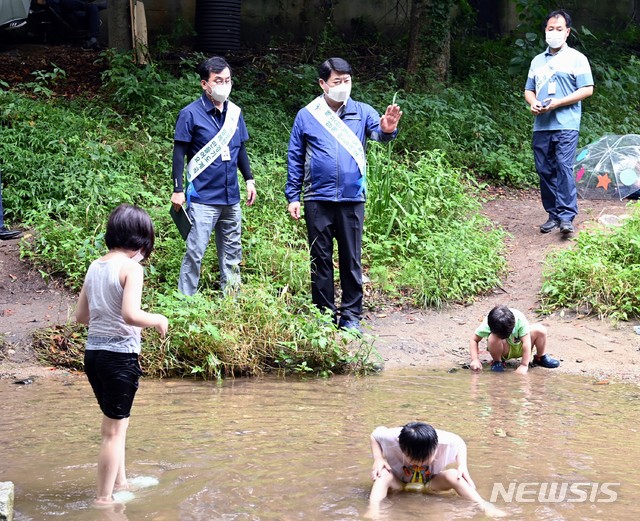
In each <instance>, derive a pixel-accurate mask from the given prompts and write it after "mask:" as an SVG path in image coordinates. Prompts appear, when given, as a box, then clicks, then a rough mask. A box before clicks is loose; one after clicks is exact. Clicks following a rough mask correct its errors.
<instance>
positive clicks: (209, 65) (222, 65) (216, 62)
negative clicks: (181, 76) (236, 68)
mask: <svg viewBox="0 0 640 521" xmlns="http://www.w3.org/2000/svg"><path fill="white" fill-rule="evenodd" d="M225 69H229V72H232V71H231V66H230V65H229V64H228V63H227V60H225V59H224V58H221V57H220V56H212V57H211V58H209V59H207V60H205V61H203V62H202V63H201V64H200V65H198V74H199V75H200V79H201V80H205V81H207V80H208V79H209V76H211V73H214V74H218V73H219V72H222V71H223V70H225Z"/></svg>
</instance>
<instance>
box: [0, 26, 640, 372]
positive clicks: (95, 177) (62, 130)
mask: <svg viewBox="0 0 640 521" xmlns="http://www.w3.org/2000/svg"><path fill="white" fill-rule="evenodd" d="M593 38H595V37H593ZM325 45H326V42H325ZM458 45H459V46H460V47H459V48H456V47H455V46H454V55H453V63H452V65H453V69H452V70H453V78H452V81H451V82H450V84H448V85H446V86H445V85H439V84H435V83H434V84H429V85H425V89H424V91H423V92H405V91H403V90H400V89H399V87H398V85H399V82H398V80H397V79H396V76H395V75H394V71H395V69H394V68H393V67H392V66H390V64H391V63H392V62H393V58H392V56H393V52H394V51H393V50H391V51H390V55H389V56H390V57H388V58H386V60H387V61H385V58H384V56H382V57H381V58H380V63H383V64H386V65H387V67H383V68H376V69H375V70H371V69H367V68H366V67H365V66H364V64H365V63H366V60H365V59H364V57H359V56H357V54H355V53H356V51H355V50H348V49H344V48H339V49H338V50H337V51H335V52H328V49H327V48H325V49H323V53H324V54H323V56H324V55H326V54H337V53H338V52H339V53H340V54H345V53H349V54H347V55H351V54H355V56H354V59H353V60H352V61H353V64H354V66H355V70H356V76H355V80H356V82H355V85H354V92H353V97H354V98H355V99H360V100H362V101H365V102H368V103H370V104H371V105H373V106H374V107H375V108H377V109H378V110H379V111H382V110H384V107H385V106H386V105H387V104H388V103H389V102H391V100H392V99H396V100H397V102H398V103H399V104H400V105H401V106H402V108H403V111H404V116H403V119H402V122H401V132H400V135H399V137H398V139H397V140H396V141H395V142H394V143H392V144H390V145H385V146H381V145H377V144H372V146H371V147H370V150H369V167H370V171H369V175H368V179H367V190H368V202H367V218H366V221H365V237H364V256H365V258H364V263H365V271H366V274H367V275H368V277H369V278H370V280H371V282H370V283H369V284H368V286H367V293H368V298H367V301H366V304H367V305H369V306H371V307H374V306H376V304H377V301H376V299H377V298H380V297H381V298H386V299H388V298H392V299H395V300H397V301H398V302H405V303H411V304H415V305H418V306H439V305H441V304H443V303H446V302H452V301H457V302H460V301H468V300H470V299H473V298H474V296H476V295H478V294H480V293H482V292H485V291H487V290H489V289H491V288H492V287H494V286H495V285H496V284H497V283H498V281H499V277H500V274H501V271H502V270H503V268H504V258H503V256H502V249H503V244H502V232H501V231H499V230H496V229H495V228H493V227H492V225H491V224H490V223H489V222H488V221H487V220H486V219H485V218H483V217H482V216H481V214H480V204H481V199H482V187H483V185H482V182H483V181H486V180H492V181H494V182H503V183H509V184H511V185H515V186H526V185H528V184H531V183H533V182H534V181H535V179H536V177H535V174H534V171H533V164H532V158H531V152H530V144H529V143H530V138H531V135H530V133H531V118H530V115H529V113H528V111H527V110H526V105H525V103H524V101H523V99H522V86H523V84H524V75H526V70H524V71H521V74H519V75H517V76H513V75H509V73H508V69H509V62H510V59H511V58H512V57H513V56H512V55H513V51H512V50H511V48H510V47H509V46H507V45H505V44H504V43H503V42H487V41H474V40H473V39H470V38H468V39H466V40H464V42H463V43H459V44H458ZM594 47H595V46H594ZM520 51H522V49H520ZM594 54H596V56H595V59H593V60H592V63H593V67H594V72H595V74H596V79H597V82H598V85H602V86H601V87H599V88H598V89H597V91H596V94H595V95H594V96H593V98H591V99H590V100H589V101H588V102H587V103H586V104H585V105H586V106H585V117H584V127H583V132H582V140H583V141H586V140H590V139H592V138H594V137H596V136H598V135H600V134H601V133H603V132H605V131H610V132H618V133H625V132H632V131H633V130H634V129H637V128H638V127H639V123H640V116H639V114H638V106H637V104H638V103H640V101H639V100H640V72H638V60H637V58H635V57H634V56H633V55H632V54H630V53H628V52H627V53H625V52H622V51H621V52H619V53H618V54H617V55H616V59H615V61H614V60H612V59H611V57H607V58H608V59H607V60H606V61H605V60H604V58H602V59H599V57H598V56H597V53H594ZM360 58H362V60H360ZM103 59H106V60H108V68H107V69H106V72H105V74H104V77H103V86H102V90H101V93H100V96H99V97H94V98H92V99H91V100H88V99H87V100H83V99H75V100H74V101H64V100H60V99H57V98H55V97H50V99H47V97H48V96H50V94H51V87H52V85H53V84H54V83H55V82H56V81H62V80H63V79H64V71H60V70H58V69H56V70H54V71H53V72H47V71H40V73H39V74H36V75H35V80H34V82H31V83H30V84H28V85H21V86H20V85H19V86H15V87H13V88H12V89H10V90H9V89H7V90H4V91H2V92H0V98H1V101H2V103H1V107H0V127H2V140H1V141H0V161H1V168H2V177H3V182H4V184H5V186H6V190H5V192H4V198H5V205H6V207H7V209H8V211H7V216H8V217H9V219H10V220H14V221H15V220H18V221H22V222H24V223H25V225H26V226H29V227H31V228H32V229H33V230H34V234H33V237H32V238H31V239H30V240H29V241H27V242H25V243H24V255H26V256H29V257H31V258H32V260H33V261H34V262H35V263H36V264H37V265H38V266H39V267H40V268H41V270H42V272H43V273H45V274H47V275H56V276H60V277H63V278H64V280H65V282H66V284H67V285H68V286H69V287H71V288H74V289H78V288H79V287H80V285H81V283H82V279H83V276H84V273H85V271H86V269H87V267H88V264H89V263H90V262H91V260H93V259H95V258H96V257H98V256H100V255H101V254H102V253H104V251H105V247H104V242H103V238H102V236H103V233H104V226H105V222H106V217H107V215H108V214H109V212H110V211H111V210H112V209H113V208H114V207H115V206H116V205H117V204H119V203H121V202H130V203H134V204H138V205H140V206H142V207H144V208H145V209H147V210H148V211H149V213H150V214H151V216H152V218H153V220H154V223H155V226H156V232H157V240H156V250H155V251H154V253H153V255H152V257H151V260H150V262H149V263H148V264H147V269H146V287H145V302H144V305H145V307H148V308H149V309H153V310H155V311H159V312H162V313H165V314H167V315H168V316H169V319H170V325H171V327H170V334H169V337H168V338H167V339H166V340H164V341H162V342H161V341H160V340H159V339H158V338H156V336H155V333H153V332H147V335H146V336H147V338H146V346H147V347H146V349H145V355H144V356H145V364H146V367H147V370H148V372H149V373H150V374H152V375H179V374H188V373H196V374H201V375H203V376H205V377H220V376H224V375H229V374H257V373H259V372H261V371H264V370H267V369H270V368H273V369H282V370H285V371H296V372H300V373H307V372H310V373H316V374H330V373H332V372H343V371H367V370H369V369H371V368H372V367H373V365H374V364H375V362H376V361H377V359H376V353H375V349H373V348H372V344H371V339H368V338H366V337H365V338H364V339H362V338H354V337H353V336H352V335H348V334H345V333H338V332H336V331H335V329H334V328H333V326H332V325H331V324H330V323H329V322H328V320H327V319H326V317H322V316H320V315H319V314H318V312H317V311H316V310H315V309H314V308H313V306H311V305H310V298H309V260H308V249H307V244H306V234H305V230H304V225H303V223H301V222H298V223H294V222H293V221H291V220H290V218H289V217H288V215H287V213H286V211H285V208H286V202H285V200H284V196H283V194H282V189H283V186H284V182H285V178H286V150H287V143H288V138H289V130H290V127H291V124H292V122H293V118H294V116H295V113H296V111H297V110H298V109H299V108H300V107H302V106H304V105H305V104H306V103H308V101H309V100H310V99H311V98H312V97H313V96H315V95H317V93H318V86H317V79H316V74H315V70H314V68H313V67H311V66H309V65H301V64H285V63H282V61H281V60H279V59H278V57H277V56H275V55H274V54H265V55H262V56H255V57H254V59H253V60H251V63H250V65H246V66H239V67H236V70H235V71H234V72H235V83H234V91H233V94H232V97H233V99H234V100H235V101H236V102H237V103H238V104H239V105H241V106H242V107H243V109H244V113H245V118H246V121H247V125H248V127H249V132H250V135H251V140H250V142H249V145H248V149H249V155H250V159H251V164H252V168H253V170H254V173H255V176H256V179H257V188H258V191H259V201H258V204H257V205H256V206H254V207H249V208H246V207H245V208H244V210H243V211H244V215H243V248H244V261H243V268H242V269H243V281H244V285H243V289H242V293H241V294H240V295H239V296H238V297H237V298H236V299H231V298H222V297H221V295H220V292H219V291H218V286H217V278H218V274H217V260H216V256H215V251H214V248H213V247H212V248H210V249H209V251H208V252H207V256H206V258H205V261H204V263H203V272H202V278H201V291H200V293H199V294H198V295H197V296H196V297H194V298H190V299H185V298H184V297H182V296H181V295H180V294H178V293H177V291H176V286H177V275H178V271H179V267H180V262H181V258H182V255H183V252H184V243H183V241H182V239H181V238H180V237H179V235H178V233H177V230H176V229H175V228H174V227H173V224H172V223H171V220H170V217H169V215H168V207H169V197H170V193H171V180H170V163H171V148H172V136H173V126H174V123H175V118H176V115H177V113H178V111H179V109H180V108H182V107H183V106H184V105H186V104H187V103H189V102H190V101H192V100H193V99H195V97H197V96H198V95H199V94H200V92H201V90H200V87H199V82H198V78H197V76H196V75H195V73H194V70H195V64H196V63H197V62H198V61H200V59H202V56H197V55H195V56H190V57H189V58H188V59H186V60H183V62H182V64H181V66H180V67H179V68H178V70H177V72H176V68H175V67H174V68H173V69H172V70H169V69H165V68H164V67H163V66H162V65H160V64H158V63H160V62H158V63H156V64H152V65H148V66H146V67H137V66H135V65H134V64H133V63H132V62H131V60H130V58H129V57H128V56H126V55H120V54H114V53H111V52H108V53H105V54H104V55H103ZM309 59H310V60H311V61H316V59H317V60H320V59H321V57H316V56H315V55H312V53H310V56H309ZM359 64H361V65H362V67H361V68H362V71H363V72H362V74H358V65H359ZM516 65H517V64H516ZM513 67H514V64H513V63H512V64H511V68H512V69H513ZM4 86H5V87H8V86H7V85H6V84H5V85H4ZM34 92H35V93H36V94H37V95H38V96H37V97H34V96H33V93H34ZM623 100H624V101H623ZM634 104H635V105H634ZM629 226H633V224H632V223H630V224H629ZM625 229H626V228H625ZM622 233H626V232H622ZM586 240H587V239H583V238H582V235H581V239H580V241H582V242H584V241H586ZM600 240H602V241H606V240H610V238H603V239H600ZM580 241H579V243H580V244H581V242H580ZM603 249H604V247H603ZM573 255H579V253H573ZM557 262H559V263H561V262H565V261H564V260H563V258H562V257H558V260H557ZM559 269H562V268H559ZM574 271H575V270H574ZM554 277H555V275H554ZM636 291H637V290H636ZM545 292H546V294H547V295H548V296H549V300H548V301H547V302H548V305H550V306H552V305H554V302H553V301H552V300H551V296H552V295H560V294H562V295H567V299H566V300H557V301H556V302H555V305H571V304H572V302H573V303H575V300H571V298H572V297H570V296H569V293H568V292H567V291H566V290H565V289H558V288H557V287H555V289H554V286H550V285H549V284H547V285H546V286H545ZM636 302H637V300H636ZM612 309H613V308H607V310H605V309H604V308H597V310H598V311H600V312H609V311H610V310H612ZM637 311H638V309H637V308H633V307H631V308H628V311H626V310H625V313H628V314H634V313H637ZM76 330H77V327H75V328H71V329H70V330H69V331H67V333H68V334H66V335H65V338H66V339H67V342H66V344H68V345H69V346H70V347H69V348H70V349H77V348H78V346H80V345H81V342H82V334H78V331H76ZM76 359H77V357H76Z"/></svg>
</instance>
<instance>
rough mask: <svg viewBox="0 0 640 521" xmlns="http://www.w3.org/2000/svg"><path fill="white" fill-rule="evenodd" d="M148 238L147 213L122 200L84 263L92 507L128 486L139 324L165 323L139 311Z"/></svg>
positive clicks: (162, 327) (81, 313) (81, 314)
mask: <svg viewBox="0 0 640 521" xmlns="http://www.w3.org/2000/svg"><path fill="white" fill-rule="evenodd" d="M154 237H155V235H154V231H153V224H152V222H151V218H150V217H149V215H148V214H147V212H145V211H144V210H142V209H141V208H138V207H136V206H131V205H128V204H121V205H120V206H118V207H117V208H116V209H115V210H114V211H113V212H112V213H111V215H110V216H109V221H108V223H107V232H106V233H105V236H104V238H105V243H106V245H107V247H108V248H109V252H108V253H107V254H106V255H104V256H103V257H101V258H100V259H97V260H95V261H93V262H92V263H91V266H89V269H88V271H87V275H86V277H85V281H84V285H83V286H82V291H81V292H80V298H79V300H78V307H77V309H76V313H75V316H76V320H77V321H78V322H80V323H82V324H88V325H89V333H88V336H87V345H86V348H85V356H84V368H85V372H86V374H87V377H88V378H89V383H91V387H92V388H93V392H94V394H95V396H96V398H97V400H98V404H99V405H100V409H101V410H102V412H103V417H102V444H101V446H100V454H99V456H98V491H97V497H96V500H95V504H96V505H98V506H101V505H109V504H111V503H113V501H114V499H113V492H114V491H117V490H126V489H127V488H128V485H127V477H126V474H125V442H126V437H127V427H128V426H129V416H130V412H131V406H132V404H133V398H134V396H135V394H136V391H137V390H138V379H139V378H140V376H141V375H142V370H141V369H140V364H139V363H138V355H139V354H140V331H141V328H143V327H154V328H155V329H156V330H157V331H158V333H160V335H161V336H164V335H165V334H166V333H167V329H168V326H169V322H168V320H167V317H165V316H164V315H160V314H157V313H147V312H146V311H142V310H141V309H140V302H141V299H142V286H143V270H142V266H140V262H141V261H142V260H144V259H146V258H147V257H148V256H149V254H150V253H151V250H153V242H154Z"/></svg>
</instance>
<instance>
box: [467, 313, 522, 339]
mask: <svg viewBox="0 0 640 521" xmlns="http://www.w3.org/2000/svg"><path fill="white" fill-rule="evenodd" d="M509 309H510V310H511V312H512V313H513V316H514V317H515V319H516V324H515V326H513V331H512V332H511V334H510V335H509V338H507V343H508V344H510V345H519V344H520V343H521V342H522V337H523V336H525V335H526V334H527V333H529V322H528V321H527V319H526V318H525V317H524V315H523V314H522V313H521V312H520V311H518V310H517V309H513V308H509ZM487 320H488V317H486V318H485V319H484V321H483V322H482V324H480V326H478V329H476V335H478V336H479V337H480V338H487V337H488V336H489V335H490V334H491V330H490V329H489V324H488V322H487Z"/></svg>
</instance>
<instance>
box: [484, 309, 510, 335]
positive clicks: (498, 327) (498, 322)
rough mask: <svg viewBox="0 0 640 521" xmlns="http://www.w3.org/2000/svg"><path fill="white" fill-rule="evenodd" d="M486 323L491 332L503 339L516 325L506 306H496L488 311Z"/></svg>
mask: <svg viewBox="0 0 640 521" xmlns="http://www.w3.org/2000/svg"><path fill="white" fill-rule="evenodd" d="M487 323H488V324H489V329H490V330H491V332H492V333H493V334H495V335H497V336H498V337H500V338H502V339H505V338H507V337H508V336H509V335H510V334H511V333H512V332H513V328H514V326H515V325H516V317H515V316H513V312H512V311H511V310H510V309H509V308H508V307H507V306H496V307H495V308H493V309H492V310H491V311H489V316H488V317H487Z"/></svg>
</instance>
